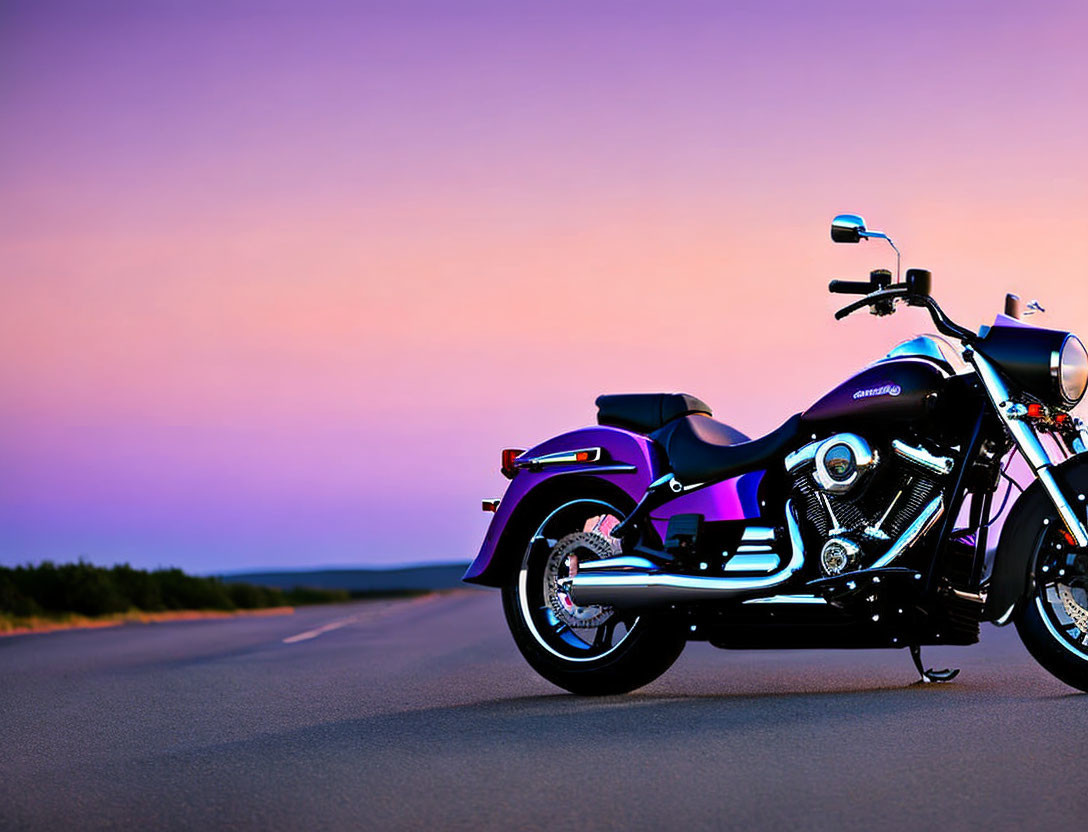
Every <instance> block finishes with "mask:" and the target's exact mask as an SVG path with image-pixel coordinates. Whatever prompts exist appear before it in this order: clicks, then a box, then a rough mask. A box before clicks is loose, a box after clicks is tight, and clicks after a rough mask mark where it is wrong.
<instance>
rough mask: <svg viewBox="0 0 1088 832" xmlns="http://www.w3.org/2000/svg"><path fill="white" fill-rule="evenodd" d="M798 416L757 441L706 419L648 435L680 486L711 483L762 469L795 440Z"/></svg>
mask: <svg viewBox="0 0 1088 832" xmlns="http://www.w3.org/2000/svg"><path fill="white" fill-rule="evenodd" d="M800 427H801V414H800V413H798V414H797V415H795V416H793V417H791V418H790V419H789V420H788V421H787V422H786V423H785V424H784V425H782V427H780V428H778V429H776V430H774V431H771V432H770V433H768V434H767V435H766V436H761V437H760V438H759V439H749V438H748V437H747V436H745V435H744V434H743V433H741V432H740V431H738V430H736V429H735V428H731V427H729V425H726V424H723V423H722V422H718V421H715V420H714V419H711V418H710V417H709V416H704V415H701V414H694V415H690V416H684V417H683V418H681V419H677V420H675V421H673V422H671V423H669V424H667V425H665V426H664V427H663V428H661V429H660V430H658V431H657V432H656V433H653V434H651V438H652V439H653V440H655V441H656V442H657V443H658V444H659V445H661V447H662V448H664V450H665V456H666V458H667V459H668V461H669V465H670V467H671V468H672V472H673V474H674V475H675V476H676V478H677V479H678V480H680V482H682V483H686V484H689V485H690V484H693V483H700V482H714V481H718V480H725V479H729V478H730V477H734V476H737V475H738V474H743V473H746V472H748V471H754V470H757V469H759V468H761V467H765V466H766V464H767V463H769V462H771V460H772V459H774V458H775V457H777V456H779V455H781V453H782V452H783V451H785V450H786V448H787V447H789V445H790V444H791V443H792V442H793V441H794V440H795V439H796V438H797V435H798V433H799V432H800Z"/></svg>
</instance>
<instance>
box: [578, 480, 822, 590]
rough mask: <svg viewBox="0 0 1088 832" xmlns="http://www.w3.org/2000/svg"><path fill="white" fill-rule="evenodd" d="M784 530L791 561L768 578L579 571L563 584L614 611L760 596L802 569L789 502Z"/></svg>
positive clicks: (801, 547) (798, 536) (800, 548)
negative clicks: (609, 606) (788, 541)
mask: <svg viewBox="0 0 1088 832" xmlns="http://www.w3.org/2000/svg"><path fill="white" fill-rule="evenodd" d="M786 527H787V529H788V531H789V537H790V549H791V554H790V560H789V562H788V563H787V564H786V565H785V567H783V568H782V569H780V570H778V571H777V572H775V573H773V574H771V575H760V576H757V577H710V576H705V577H704V576H700V575H677V574H675V573H668V572H660V571H649V570H647V571H646V572H641V573H640V572H613V573H596V574H593V573H590V574H584V573H582V572H581V571H579V574H577V575H575V576H574V578H571V579H567V580H566V583H567V585H568V587H569V592H570V593H571V597H572V598H573V599H574V600H575V602H576V603H578V604H580V605H583V606H586V605H589V604H597V603H601V604H610V605H612V606H616V607H647V606H654V605H662V604H676V603H684V602H687V601H702V600H721V599H729V598H736V597H737V596H740V595H744V594H746V593H749V592H760V591H763V590H766V589H770V588H771V587H774V586H778V585H779V584H781V583H784V582H785V581H786V580H788V579H789V578H791V577H793V575H794V574H795V573H796V572H797V571H798V570H799V569H800V568H801V567H802V565H804V562H805V548H804V543H803V542H802V540H801V529H800V526H799V525H798V522H797V517H796V515H795V514H794V511H793V505H792V501H789V502H787V503H786ZM591 599H593V600H591Z"/></svg>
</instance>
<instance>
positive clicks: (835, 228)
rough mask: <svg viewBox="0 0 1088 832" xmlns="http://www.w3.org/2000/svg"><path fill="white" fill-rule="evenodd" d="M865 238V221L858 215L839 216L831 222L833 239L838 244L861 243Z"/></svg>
mask: <svg viewBox="0 0 1088 832" xmlns="http://www.w3.org/2000/svg"><path fill="white" fill-rule="evenodd" d="M864 236H865V220H863V219H862V218H861V217H859V216H858V215H857V214H839V215H838V216H837V217H835V219H833V220H832V221H831V239H832V240H834V241H835V242H836V243H860V242H861V238H862V237H864Z"/></svg>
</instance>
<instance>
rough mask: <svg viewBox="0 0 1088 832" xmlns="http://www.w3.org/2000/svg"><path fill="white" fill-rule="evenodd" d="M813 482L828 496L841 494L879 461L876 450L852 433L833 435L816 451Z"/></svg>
mask: <svg viewBox="0 0 1088 832" xmlns="http://www.w3.org/2000/svg"><path fill="white" fill-rule="evenodd" d="M813 462H814V463H815V466H816V467H815V469H814V470H813V472H812V476H813V479H815V480H816V485H817V486H819V488H820V490H822V491H826V492H827V493H828V494H845V493H846V492H847V491H849V490H850V489H852V488H853V487H854V486H855V485H856V484H857V482H858V481H859V480H860V479H861V478H862V477H863V476H864V475H865V474H866V473H867V472H868V471H869V470H870V469H872V468H873V467H875V466H876V464H877V463H878V462H879V458H878V456H877V453H876V451H874V450H873V449H872V448H870V447H869V443H868V442H866V441H865V440H864V439H862V438H861V437H860V436H858V435H857V434H856V433H837V434H835V435H834V436H832V437H830V438H828V439H825V440H824V441H823V442H821V443H820V444H819V446H818V447H817V448H816V454H815V457H814V458H813Z"/></svg>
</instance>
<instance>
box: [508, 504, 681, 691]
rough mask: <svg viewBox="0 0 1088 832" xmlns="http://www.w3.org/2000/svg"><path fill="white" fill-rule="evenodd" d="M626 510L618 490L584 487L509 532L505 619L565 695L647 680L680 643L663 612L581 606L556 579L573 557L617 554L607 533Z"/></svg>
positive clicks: (631, 686) (534, 663) (667, 663)
mask: <svg viewBox="0 0 1088 832" xmlns="http://www.w3.org/2000/svg"><path fill="white" fill-rule="evenodd" d="M630 507H631V504H630V500H629V499H627V498H626V496H625V495H621V494H619V493H617V494H614V495H613V494H604V493H602V492H600V491H591V490H588V489H586V490H585V491H583V492H581V493H579V494H577V495H574V494H570V493H568V494H566V495H564V496H563V498H559V497H556V498H553V499H550V500H545V501H542V502H541V503H539V504H537V505H536V506H535V508H534V509H533V510H532V513H531V516H529V517H526V518H524V521H523V522H522V523H521V524H520V525H519V528H518V529H517V530H514V531H515V532H516V533H517V535H518V538H517V539H516V540H515V541H514V542H513V543H512V544H511V545H512V547H514V549H515V552H516V556H515V557H514V561H515V562H514V564H513V566H514V568H513V569H512V570H511V572H510V575H509V578H508V580H507V582H506V584H505V585H504V587H503V590H502V599H503V610H504V612H505V614H506V621H507V624H508V626H509V627H510V632H511V634H512V635H513V637H514V642H515V643H516V644H517V647H518V650H520V651H521V654H522V655H523V656H524V657H525V659H526V661H528V663H529V665H530V666H531V667H532V668H533V669H534V670H535V671H536V672H537V673H539V674H540V675H541V676H543V677H544V678H545V679H547V680H548V681H549V682H551V683H552V684H554V685H558V686H559V687H561V688H563V689H564V690H568V691H570V692H571V693H576V694H581V695H585V696H604V695H609V694H620V693H628V692H629V691H632V690H635V689H636V688H640V687H642V686H644V685H647V684H649V683H650V682H652V681H653V680H654V679H656V678H657V677H658V676H660V675H661V674H662V673H664V672H665V671H666V670H668V669H669V667H671V666H672V664H673V662H675V661H676V659H677V658H678V657H679V656H680V653H681V652H682V651H683V649H684V645H685V643H686V640H685V638H684V634H683V631H682V630H681V628H680V626H679V625H678V624H677V623H676V622H675V621H674V620H672V619H671V618H670V617H668V616H666V615H661V614H658V615H650V614H645V613H642V614H636V613H624V612H623V611H620V610H614V609H611V608H609V607H601V606H591V607H582V606H579V605H577V604H575V603H574V602H573V601H572V600H571V599H570V597H569V596H568V595H567V594H566V593H565V592H564V591H563V590H562V587H561V585H560V584H559V583H558V579H559V578H562V577H566V576H568V575H569V574H570V569H571V567H572V561H577V560H584V559H587V558H597V557H608V556H609V555H611V554H613V553H616V550H615V543H614V541H613V538H611V537H610V536H609V535H608V530H609V529H610V528H611V527H613V526H614V525H615V524H616V523H617V522H619V521H620V520H622V519H623V517H624V515H625V512H626V511H629V510H630ZM515 552H512V554H514V553H515Z"/></svg>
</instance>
